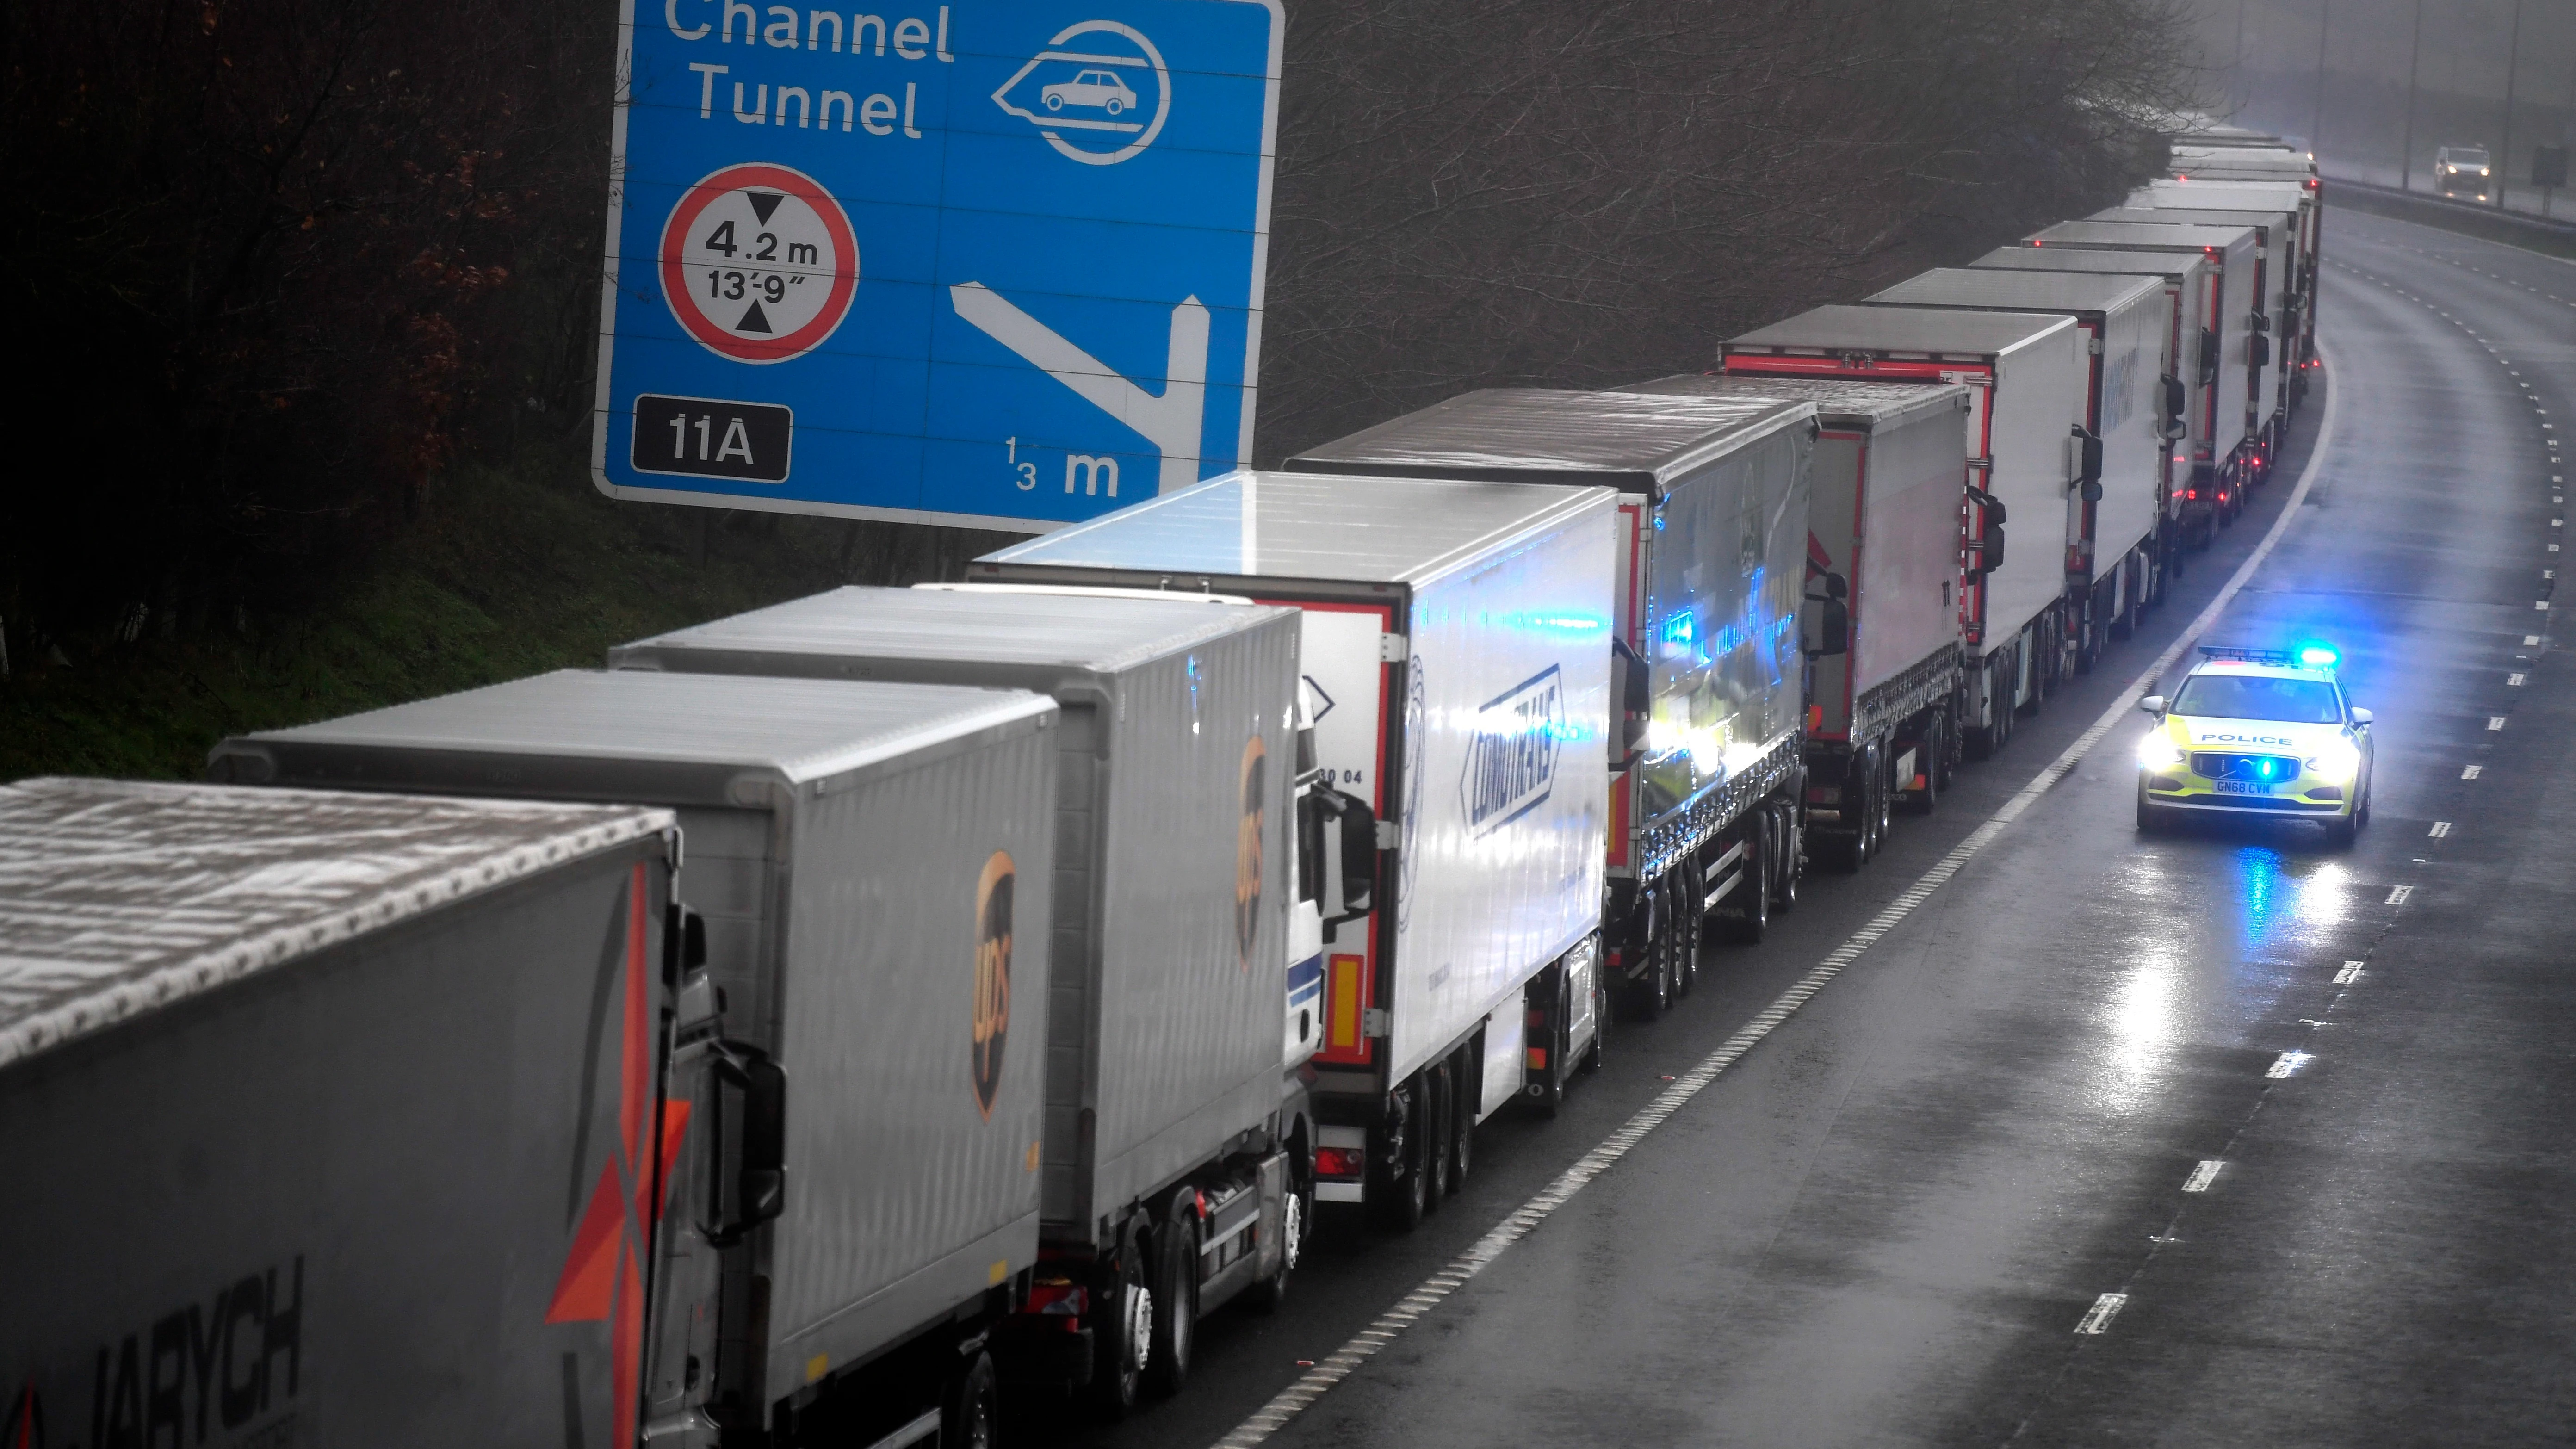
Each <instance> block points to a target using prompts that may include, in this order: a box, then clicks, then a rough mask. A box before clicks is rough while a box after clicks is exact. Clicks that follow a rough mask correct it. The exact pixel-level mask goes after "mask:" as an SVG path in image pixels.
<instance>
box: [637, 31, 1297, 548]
mask: <svg viewBox="0 0 2576 1449" xmlns="http://www.w3.org/2000/svg"><path fill="white" fill-rule="evenodd" d="M882 8H883V13H870V12H868V11H861V10H854V9H814V8H811V7H808V6H802V5H799V6H790V5H784V4H780V5H758V4H752V3H747V0H628V5H627V11H626V14H625V16H624V19H623V22H622V24H621V28H620V43H621V47H622V64H621V73H622V74H624V75H625V76H627V77H628V82H629V85H628V95H627V103H626V104H625V105H623V106H621V107H620V108H619V111H618V126H617V136H616V145H615V150H616V156H615V160H614V163H613V167H612V183H611V193H610V195H611V206H610V217H609V237H608V253H609V257H608V265H607V275H606V281H605V286H604V290H603V305H602V316H601V340H600V354H601V356H600V361H601V366H600V386H599V396H598V417H597V423H596V431H595V434H594V438H593V450H592V458H593V471H594V474H595V477H596V479H597V482H598V484H599V486H600V488H601V489H602V490H603V491H605V492H607V493H609V494H611V495H612V496H615V497H619V498H628V499H650V500H659V501H666V502H686V503H701V504H713V505H717V506H723V507H733V508H760V509H770V510H777V511H789V512H806V513H821V514H835V515H840V516H845V517H880V518H909V519H916V520H922V521H932V522H946V523H956V524H968V525H981V526H988V527H990V526H998V527H1018V528H1026V529H1031V530H1036V529H1044V528H1051V527H1054V526H1055V525H1057V524H1060V523H1066V522H1071V521H1074V520H1077V519H1081V518H1087V517H1091V516H1094V515H1096V514H1099V513H1103V512H1106V511H1108V510H1111V509H1114V508H1117V507H1120V506H1122V505H1123V504H1125V503H1129V502H1133V501H1135V500H1137V499H1139V498H1144V497H1150V496H1152V495H1153V494H1155V493H1156V492H1159V491H1163V490H1167V489H1171V488H1177V487H1181V486H1184V485H1186V484H1189V483H1193V482H1196V481H1198V480H1199V479H1201V478H1205V477H1211V476H1214V475H1215V474H1217V473H1221V472H1223V471H1225V470H1227V469H1229V468H1232V467H1235V466H1238V465H1240V464H1241V463H1243V462H1245V461H1248V459H1249V457H1250V455H1251V448H1252V430H1253V418H1254V411H1255V407H1254V403H1255V397H1256V385H1257V382H1258V371H1259V370H1258V359H1259V354H1260V344H1261V307H1262V282H1263V275H1262V274H1263V268H1264V266H1265V264H1266V261H1267V251H1268V240H1269V238H1268V232H1269V206H1270V177H1271V164H1272V158H1273V152H1274V149H1275V148H1274V136H1275V127H1276V115H1277V106H1278V88H1279V87H1278V75H1279V54H1280V42H1281V37H1282V32H1283V28H1284V22H1283V20H1282V15H1281V11H1280V8H1279V6H1278V4H1277V3H1276V0H993V3H967V4H954V3H952V4H948V5H915V6H910V7H909V8H904V7H882ZM684 405H685V406H684ZM687 408H695V409H696V410H697V411H696V412H693V413H689V412H686V409H687ZM684 413H685V414H686V416H685V418H684V416H683V414H684ZM701 415H703V416H704V417H705V418H707V419H710V420H712V421H711V423H710V426H711V427H712V428H713V429H714V430H715V431H714V432H713V433H711V435H710V436H711V440H712V442H714V443H720V442H721V441H722V439H723V435H724V433H725V431H726V430H727V428H728V425H729V424H730V423H731V422H733V421H737V420H739V421H740V422H741V423H742V424H743V427H744V428H745V429H746V430H748V429H750V428H751V427H752V425H753V424H754V423H757V424H758V425H759V427H760V428H761V429H762V430H763V433H764V436H763V437H762V438H760V439H758V440H757V442H758V444H759V446H757V447H756V448H755V449H754V451H755V453H757V454H758V455H760V460H759V462H758V464H757V465H756V466H746V465H745V464H744V463H743V462H742V460H741V456H740V449H739V448H738V447H737V448H736V449H734V450H731V451H727V450H724V449H722V448H719V447H714V446H711V447H710V449H709V450H706V453H707V456H705V457H704V458H701V457H699V453H700V451H701V450H699V449H698V448H697V447H696V434H695V432H694V431H693V429H694V428H695V427H696V423H695V422H694V421H689V420H688V419H694V418H697V417H699V416H701ZM675 420H678V421H677V428H678V431H676V432H675V431H674V426H675ZM782 427H783V428H786V429H788V430H789V436H787V437H784V438H771V437H768V436H766V433H767V432H768V431H771V430H775V429H777V428H782ZM647 434H650V435H651V436H647ZM746 437H748V432H746ZM674 438H678V439H679V440H680V441H679V442H677V443H675V442H674V441H673V439H674ZM737 441H738V442H739V441H741V440H737ZM718 453H724V454H725V456H724V457H722V458H721V459H720V458H719V457H718V456H717V454H718ZM772 459H775V460H777V461H776V462H775V463H773V462H772V461H771V460H772Z"/></svg>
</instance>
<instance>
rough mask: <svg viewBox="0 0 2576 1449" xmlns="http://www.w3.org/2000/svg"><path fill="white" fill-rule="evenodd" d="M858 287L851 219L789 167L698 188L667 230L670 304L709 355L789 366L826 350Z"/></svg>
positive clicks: (737, 171) (740, 172)
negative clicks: (827, 340)
mask: <svg viewBox="0 0 2576 1449" xmlns="http://www.w3.org/2000/svg"><path fill="white" fill-rule="evenodd" d="M858 287H859V241H858V237H857V235H856V234H855V233H853V232H852V231H851V229H850V218H849V215H848V213H846V212H844V211H842V209H841V204H840V203H839V202H838V201H835V200H833V199H832V195H831V193H830V192H827V191H825V190H824V189H823V188H822V185H821V184H820V183H818V182H816V181H815V180H814V178H812V177H810V176H807V175H805V174H804V173H803V172H800V171H791V170H789V169H788V168H787V167H784V166H772V165H767V164H764V163H758V162H753V163H747V164H743V165H736V166H727V167H725V168H724V169H723V170H721V171H717V172H715V173H713V174H712V175H710V176H708V177H707V178H706V179H704V180H702V181H700V182H699V183H698V184H697V185H695V186H692V187H690V188H689V189H688V191H687V192H685V193H683V194H682V195H681V197H680V203H679V205H677V206H674V207H672V208H671V219H670V220H669V221H668V222H666V223H665V224H664V225H663V227H662V295H663V297H664V299H665V300H667V301H668V302H669V303H670V304H671V315H672V316H674V317H677V318H678V319H679V320H680V325H681V326H682V327H684V328H687V329H688V332H689V335H690V336H692V337H694V338H696V339H698V341H699V342H700V343H702V344H704V345H705V347H706V348H707V350H708V351H710V352H713V353H715V354H717V355H718V356H720V357H728V358H731V359H733V360H734V361H736V362H750V363H769V362H785V361H787V360H788V359H790V358H794V357H801V356H803V355H804V354H806V353H808V352H811V351H813V350H814V349H815V348H816V347H819V346H821V345H822V343H823V340H824V339H825V338H827V337H829V336H831V335H832V331H833V329H834V328H836V327H839V326H840V325H841V319H842V318H843V317H846V316H848V315H849V312H850V299H851V298H852V297H853V296H854V295H856V293H857V292H858Z"/></svg>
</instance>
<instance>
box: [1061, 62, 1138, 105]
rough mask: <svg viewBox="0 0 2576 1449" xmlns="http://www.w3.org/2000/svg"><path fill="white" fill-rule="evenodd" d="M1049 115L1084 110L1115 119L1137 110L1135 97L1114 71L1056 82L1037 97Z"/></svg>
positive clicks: (1077, 75)
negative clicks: (1077, 108) (1049, 112)
mask: <svg viewBox="0 0 2576 1449" xmlns="http://www.w3.org/2000/svg"><path fill="white" fill-rule="evenodd" d="M1038 98H1039V99H1040V100H1042V101H1044V102H1045V103H1046V108H1047V109H1048V110H1050V111H1061V110H1063V109H1064V108H1065V107H1067V106H1085V107H1090V108H1093V109H1097V110H1103V111H1107V112H1108V113H1109V114H1111V115H1113V116H1114V115H1117V114H1118V113H1119V112H1121V111H1131V110H1134V109H1135V108H1136V93H1135V92H1134V91H1132V90H1129V89H1128V88H1127V83H1126V82H1125V81H1123V80H1120V79H1119V78H1118V76H1117V74H1116V72H1114V71H1105V70H1086V71H1077V72H1075V74H1074V77H1073V79H1071V80H1069V81H1059V82H1058V83H1056V84H1054V85H1051V86H1048V87H1047V88H1046V89H1045V90H1043V91H1040V92H1039V93H1038Z"/></svg>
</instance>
